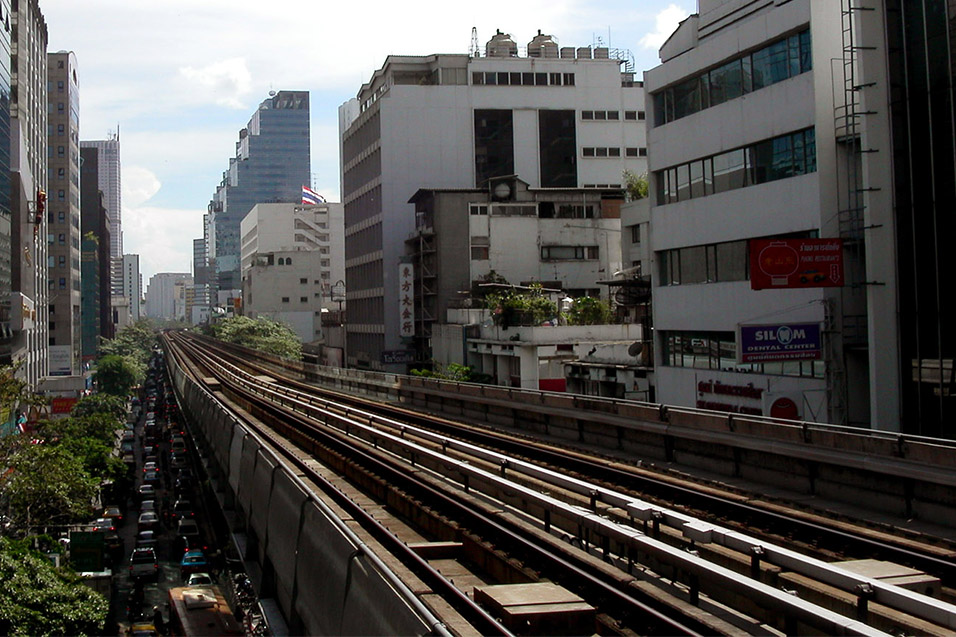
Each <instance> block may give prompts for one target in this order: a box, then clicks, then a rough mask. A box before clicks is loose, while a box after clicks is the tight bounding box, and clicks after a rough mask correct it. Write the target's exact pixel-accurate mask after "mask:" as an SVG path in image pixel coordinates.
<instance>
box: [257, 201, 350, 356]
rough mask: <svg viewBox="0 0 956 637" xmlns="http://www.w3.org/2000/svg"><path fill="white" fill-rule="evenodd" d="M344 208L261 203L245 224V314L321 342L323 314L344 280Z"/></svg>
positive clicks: (301, 336)
mask: <svg viewBox="0 0 956 637" xmlns="http://www.w3.org/2000/svg"><path fill="white" fill-rule="evenodd" d="M342 228H343V215H342V204H339V203H327V204H319V205H308V206H304V205H297V204H258V205H256V206H254V207H253V208H252V210H251V211H250V212H249V214H248V215H246V217H245V218H244V219H243V220H242V225H241V232H242V261H241V263H242V299H243V301H242V304H243V314H245V315H246V316H250V317H253V318H255V317H257V316H267V317H270V318H274V319H276V320H279V321H282V322H283V323H286V324H287V325H289V326H290V327H292V328H293V329H294V330H295V331H296V333H297V334H298V335H299V338H300V339H301V340H302V341H303V342H304V343H310V342H315V341H320V340H322V336H323V335H322V310H323V309H326V310H329V309H331V308H332V307H337V304H333V302H332V298H331V297H332V285H333V284H334V283H335V282H336V281H341V280H342V279H343V278H344V276H345V254H344V242H343V231H342Z"/></svg>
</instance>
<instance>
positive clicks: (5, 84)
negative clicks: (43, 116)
mask: <svg viewBox="0 0 956 637" xmlns="http://www.w3.org/2000/svg"><path fill="white" fill-rule="evenodd" d="M10 13H11V12H10V0H0V21H3V23H4V24H6V21H7V20H8V19H9V17H10ZM11 219H12V213H11V210H10V31H9V30H8V29H6V28H3V29H0V365H7V364H9V363H10V362H11V357H10V354H11V346H12V338H13V329H12V325H11V321H10V318H11V317H10V291H11V277H12V274H13V273H12V270H11V267H12V265H11V263H10V247H11V239H12V238H11V235H10V233H11V230H12V226H11Z"/></svg>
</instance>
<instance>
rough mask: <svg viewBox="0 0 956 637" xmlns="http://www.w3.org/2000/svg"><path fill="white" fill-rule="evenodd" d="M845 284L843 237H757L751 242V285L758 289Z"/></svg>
mask: <svg viewBox="0 0 956 637" xmlns="http://www.w3.org/2000/svg"><path fill="white" fill-rule="evenodd" d="M842 285H843V240H842V239H754V240H752V241H751V242H750V287H751V288H752V289H754V290H772V289H785V288H833V287H841V286H842Z"/></svg>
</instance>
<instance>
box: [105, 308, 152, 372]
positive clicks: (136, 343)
mask: <svg viewBox="0 0 956 637" xmlns="http://www.w3.org/2000/svg"><path fill="white" fill-rule="evenodd" d="M158 343H159V339H158V335H157V334H156V329H155V328H154V326H153V324H152V323H151V322H150V321H149V320H147V319H141V320H139V321H136V322H135V323H133V324H132V325H127V326H126V327H124V328H123V329H121V330H120V331H119V333H117V334H116V337H115V338H112V339H109V340H105V339H101V340H100V352H99V353H100V356H125V357H128V358H129V359H131V360H132V361H134V362H135V363H136V364H137V365H138V366H139V367H140V368H141V369H142V370H143V371H144V372H145V370H146V365H147V363H149V357H150V355H151V353H152V350H153V347H155V346H156V345H157V344H158Z"/></svg>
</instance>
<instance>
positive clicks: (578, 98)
mask: <svg viewBox="0 0 956 637" xmlns="http://www.w3.org/2000/svg"><path fill="white" fill-rule="evenodd" d="M628 58H629V56H628V54H627V53H626V52H624V51H617V50H608V49H607V48H603V47H598V48H593V49H592V48H587V47H584V48H578V49H575V48H573V47H559V46H558V44H557V43H556V42H555V40H554V39H553V38H552V37H551V36H548V35H542V34H540V33H539V34H538V35H537V36H536V37H535V38H534V39H533V40H532V41H531V42H530V44H529V45H528V46H527V48H526V49H524V50H522V51H521V52H520V54H519V50H518V46H517V45H516V44H515V42H514V41H513V40H512V39H511V38H510V36H507V35H505V34H501V33H499V34H497V35H495V36H494V37H493V38H492V39H491V40H490V41H489V42H488V43H487V45H486V47H485V53H484V55H481V53H480V52H479V51H474V52H473V55H467V54H451V55H429V56H421V57H413V56H396V55H393V56H389V57H388V58H387V59H386V60H385V64H384V66H382V68H380V69H379V70H377V71H375V73H374V74H373V75H372V78H371V80H369V82H368V83H366V84H365V85H364V86H362V88H361V90H360V91H359V93H358V96H357V98H356V99H353V100H350V101H349V102H347V103H346V104H343V105H342V106H341V107H340V108H339V129H340V136H341V149H340V152H341V161H342V184H341V185H342V201H343V203H344V204H345V254H346V283H347V296H348V307H349V313H348V314H349V320H348V326H347V330H348V334H347V339H348V347H347V350H348V356H349V361H348V364H349V365H353V366H358V367H365V368H373V369H386V370H390V371H403V370H404V365H397V364H390V363H387V362H385V361H388V360H396V358H400V357H396V356H395V355H393V354H392V353H393V352H396V351H407V350H408V349H409V348H410V347H411V344H412V341H411V339H409V338H405V339H403V337H402V335H401V333H400V313H401V308H400V305H399V303H400V294H399V285H400V282H399V266H400V264H401V262H402V260H403V259H404V252H405V240H406V239H407V238H408V237H409V235H410V234H411V233H413V232H414V231H415V207H414V205H413V204H411V203H409V200H410V199H411V198H412V196H413V195H414V194H415V193H416V192H417V191H418V190H419V189H422V188H424V189H454V188H469V189H474V188H478V189H486V188H489V186H490V184H491V181H492V180H493V178H496V177H515V178H517V179H520V180H522V181H523V182H524V183H526V184H527V185H528V187H529V188H532V189H539V188H540V189H546V188H560V189H574V188H594V189H597V190H602V189H603V190H608V189H612V188H620V187H621V184H622V172H623V171H624V170H625V169H630V170H632V171H634V172H636V173H638V174H640V173H643V172H645V166H646V159H645V155H646V143H645V134H644V121H643V120H644V93H643V91H642V90H641V82H638V81H635V80H634V75H633V69H632V68H631V64H630V63H629V62H628ZM492 194H493V193H492ZM462 249H463V250H465V249H467V246H462Z"/></svg>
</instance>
